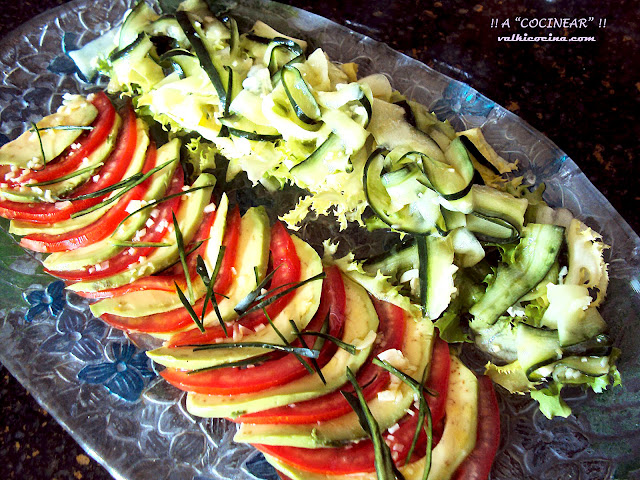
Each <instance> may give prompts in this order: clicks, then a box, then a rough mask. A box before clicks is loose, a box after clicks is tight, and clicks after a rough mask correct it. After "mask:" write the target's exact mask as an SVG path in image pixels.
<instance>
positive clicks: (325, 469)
mask: <svg viewBox="0 0 640 480" xmlns="http://www.w3.org/2000/svg"><path fill="white" fill-rule="evenodd" d="M450 362H451V359H450V357H449V346H448V345H447V343H446V342H444V341H442V340H440V339H438V340H437V341H436V344H435V345H434V350H433V356H432V361H431V372H430V375H429V379H428V381H427V385H426V386H427V388H428V389H429V390H431V391H434V392H437V394H438V395H437V396H435V397H434V396H431V395H427V402H428V403H429V407H430V409H431V412H432V419H433V422H434V425H437V424H439V423H440V420H441V419H442V418H443V417H444V402H445V401H446V397H447V389H448V387H449V368H450ZM440 404H442V407H440V406H439V405H440ZM438 409H441V411H439V410H438ZM411 412H412V414H409V415H406V416H405V417H404V418H403V419H402V420H401V421H400V422H398V426H397V427H396V428H394V429H393V433H390V432H389V431H387V432H385V433H384V434H383V437H384V438H385V442H386V443H387V444H388V445H390V448H391V454H392V457H393V459H394V461H395V463H396V465H398V466H401V465H403V464H404V462H405V460H406V458H407V455H408V453H409V449H410V447H411V443H412V442H413V436H414V434H415V431H416V427H417V425H418V414H417V409H416V408H412V410H411ZM434 430H435V427H434ZM439 437H440V435H439V434H438V432H435V431H434V434H433V439H434V442H433V444H434V445H435V444H436V443H437V440H439ZM254 446H255V447H256V448H257V449H258V450H260V451H262V452H264V453H267V454H269V455H271V456H274V457H276V458H278V459H280V460H282V461H283V462H286V463H287V464H289V465H292V466H294V467H295V468H298V469H300V470H304V471H307V472H316V473H324V474H331V475H348V474H351V473H363V472H373V471H375V451H374V448H373V442H372V441H371V440H362V441H360V442H358V443H356V444H352V445H349V446H345V447H338V448H313V449H309V448H300V447H283V446H272V445H254ZM426 447H427V435H426V433H425V432H424V429H423V430H422V431H421V433H420V436H419V438H418V441H417V443H416V447H415V450H414V455H413V456H412V461H413V460H417V459H419V458H421V457H422V456H424V454H425V449H426ZM465 478H466V477H465Z"/></svg>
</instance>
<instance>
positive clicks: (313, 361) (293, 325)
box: [289, 320, 327, 385]
mask: <svg viewBox="0 0 640 480" xmlns="http://www.w3.org/2000/svg"><path fill="white" fill-rule="evenodd" d="M289 323H290V324H291V328H293V331H294V332H295V334H296V336H297V337H298V340H300V343H301V344H302V346H303V347H304V348H309V345H307V342H306V341H305V340H304V336H303V335H302V333H300V329H299V328H298V325H296V322H294V321H293V320H289ZM314 346H315V345H314ZM311 365H313V369H314V370H315V371H316V373H317V374H318V377H320V380H321V381H322V383H323V384H324V385H326V384H327V379H326V378H324V375H323V373H322V369H321V368H320V365H319V364H318V361H317V360H316V359H315V358H311Z"/></svg>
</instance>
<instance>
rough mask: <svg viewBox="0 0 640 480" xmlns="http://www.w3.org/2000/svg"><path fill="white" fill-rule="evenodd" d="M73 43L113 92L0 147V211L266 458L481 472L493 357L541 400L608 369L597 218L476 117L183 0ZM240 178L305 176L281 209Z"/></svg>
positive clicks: (592, 382) (295, 470)
mask: <svg viewBox="0 0 640 480" xmlns="http://www.w3.org/2000/svg"><path fill="white" fill-rule="evenodd" d="M71 56H72V58H73V59H74V60H75V62H76V64H77V66H78V68H79V71H80V72H81V73H82V74H83V75H84V77H85V78H87V79H91V78H93V77H95V75H96V74H98V73H100V74H103V75H107V76H108V77H109V80H110V81H109V86H108V92H107V93H108V94H110V95H111V96H110V97H109V96H108V95H107V93H105V92H96V93H93V94H91V95H89V96H88V97H86V98H84V97H81V96H76V95H66V96H65V97H64V101H63V105H62V106H61V107H60V108H59V109H58V111H57V112H55V113H54V114H52V115H50V116H48V117H45V118H44V119H42V120H41V121H40V122H39V123H37V124H32V125H30V126H29V127H28V129H27V131H25V133H24V134H23V135H21V136H20V137H19V138H17V139H15V140H14V141H12V142H10V143H8V144H6V145H4V146H2V147H1V148H0V175H2V179H3V180H2V183H0V215H2V216H4V217H6V218H8V219H10V220H11V223H10V232H11V233H13V234H15V235H19V236H21V237H22V238H21V240H20V243H21V245H22V246H24V247H25V248H28V249H31V250H34V251H36V252H42V253H45V254H47V256H46V258H45V259H44V261H43V265H44V268H45V271H46V272H48V273H50V274H51V275H53V276H56V277H58V278H61V279H63V280H65V281H66V283H67V288H68V289H69V290H70V291H73V292H75V293H77V294H78V295H81V296H83V297H86V298H88V299H91V302H92V303H91V310H92V312H93V313H94V315H96V316H98V317H100V318H101V319H102V320H103V321H105V322H106V323H108V324H109V325H111V326H113V327H116V328H119V329H122V330H124V331H127V332H131V333H135V334H138V335H142V334H146V335H149V336H152V337H156V338H157V342H158V345H159V346H158V348H155V349H153V350H151V351H149V352H148V356H149V357H150V358H151V359H152V360H153V361H154V362H156V363H157V364H159V365H162V366H164V370H162V372H161V375H162V376H163V377H164V379H165V380H166V381H167V382H169V383H170V384H172V385H174V386H175V387H177V388H178V389H181V390H184V391H186V392H188V393H187V401H186V405H187V409H188V410H189V412H191V413H192V414H194V415H198V416H202V417H215V418H228V419H230V420H231V421H232V422H236V423H237V424H238V425H239V427H238V430H237V433H236V436H235V440H236V441H238V442H245V443H251V444H253V445H255V446H256V448H258V449H259V450H260V451H262V452H263V453H264V455H265V457H266V458H267V460H268V461H269V462H271V463H272V464H273V465H274V466H275V467H276V468H277V469H278V470H279V471H280V472H281V473H282V475H283V478H291V479H305V480H308V479H327V480H329V479H335V480H338V479H347V478H349V479H373V478H378V479H391V478H398V479H400V478H406V479H422V478H424V479H426V478H429V479H432V480H434V479H451V478H452V479H459V480H462V479H483V478H487V477H488V475H489V472H490V470H491V464H492V461H493V458H494V456H495V454H496V451H497V449H498V445H499V436H500V426H499V413H498V407H497V402H496V396H495V392H494V387H493V383H492V381H493V382H496V383H498V384H499V385H501V386H502V387H504V388H506V389H507V390H509V391H510V392H514V393H516V392H517V393H526V392H529V393H530V394H531V396H532V397H533V398H535V399H536V400H538V402H539V403H540V408H541V410H542V412H543V413H544V414H545V415H547V416H549V417H552V416H555V415H561V416H567V415H569V414H570V410H569V408H568V407H567V405H566V404H565V403H564V402H563V401H562V399H561V397H560V390H561V389H562V388H563V387H565V386H567V385H579V386H582V387H583V388H591V389H593V390H594V391H595V392H600V391H602V390H603V389H605V388H607V387H608V386H610V385H615V384H617V383H618V382H619V381H620V379H619V373H618V371H617V369H616V366H615V361H616V358H617V356H618V354H619V352H618V351H617V350H616V349H615V348H613V347H612V341H611V339H610V337H609V336H608V335H607V325H606V323H605V321H604V320H603V319H602V317H601V316H600V314H599V313H598V307H599V306H600V305H601V303H602V302H603V300H604V297H605V295H606V289H607V284H608V276H607V268H606V264H605V263H604V260H603V256H602V253H603V250H604V249H605V248H606V246H605V245H604V244H603V243H602V240H601V237H600V235H599V234H598V233H596V232H594V231H592V230H591V229H590V228H588V227H587V226H586V225H584V224H583V223H582V222H581V221H579V220H578V219H575V218H573V216H572V215H571V213H570V212H568V211H566V210H563V209H553V208H551V207H550V206H548V205H547V204H546V203H545V202H544V201H543V199H542V193H543V190H544V189H543V187H538V188H536V189H533V187H531V186H526V185H524V184H523V183H522V177H521V176H519V175H518V171H517V166H516V165H514V164H510V163H508V162H506V161H505V160H504V159H502V158H501V157H500V156H499V155H498V154H497V153H496V152H495V151H494V149H493V148H492V147H491V146H490V145H489V144H488V143H487V142H486V140H485V139H484V137H483V135H482V132H481V130H480V129H471V130H467V131H464V132H456V131H455V130H454V129H453V127H452V126H451V125H450V124H449V123H448V122H446V121H441V120H439V119H438V118H436V116H435V115H434V114H432V113H430V112H429V110H428V109H427V108H426V107H424V106H422V105H420V104H418V103H416V102H413V101H411V100H409V99H407V98H406V97H404V96H403V95H402V94H401V93H400V92H397V91H395V90H394V89H393V88H392V86H391V83H390V82H389V80H388V79H387V77H385V76H383V75H369V76H366V77H362V78H360V77H358V75H357V71H358V66H357V65H355V64H337V63H333V62H332V61H331V60H330V59H329V58H328V57H327V55H326V54H325V53H324V52H323V51H322V50H321V49H316V50H315V51H309V50H308V45H307V42H305V41H303V40H299V39H296V38H293V37H290V36H287V35H284V34H282V33H280V32H277V31H276V30H274V29H272V28H271V27H269V26H268V25H266V24H265V23H262V22H257V23H256V24H255V25H254V26H253V28H252V29H251V30H250V31H248V32H245V33H241V32H240V31H239V29H238V24H237V22H236V20H235V19H233V18H231V17H229V16H227V15H224V14H221V13H219V15H218V16H216V15H214V14H213V13H212V12H210V11H209V9H208V7H207V5H206V4H205V3H204V2H201V1H199V0H188V1H186V2H184V3H182V4H181V5H180V6H179V7H178V8H177V9H174V10H168V11H164V12H162V14H159V13H157V12H156V11H155V10H154V9H153V8H152V7H151V6H150V5H148V4H147V3H145V2H140V3H138V4H137V5H136V6H135V7H134V8H133V9H132V10H131V11H130V12H129V13H128V15H127V16H126V18H125V19H124V21H123V24H122V25H121V26H120V27H117V28H114V29H113V30H111V31H109V32H108V33H107V34H105V35H104V36H103V37H100V38H98V39H97V40H95V41H94V42H91V43H89V44H88V45H86V46H85V47H84V48H82V49H81V50H78V51H75V52H73V53H72V54H71ZM118 97H119V98H118ZM114 105H118V106H119V107H117V108H116V106H114ZM158 125H159V126H161V127H162V128H161V129H158ZM159 130H162V133H160V134H159V133H158V131H159ZM239 181H244V184H245V185H247V184H251V185H254V186H255V188H256V189H258V188H259V189H261V190H260V191H261V192H263V193H262V194H263V195H267V196H269V197H270V198H272V199H275V200H276V202H277V201H278V199H281V198H282V196H281V192H282V191H283V190H291V189H292V188H296V189H298V191H301V192H303V193H302V194H301V195H300V196H299V197H298V199H297V203H295V204H292V205H290V207H291V208H289V209H288V210H287V211H285V212H284V213H282V212H281V213H282V214H281V215H280V218H279V219H276V218H274V217H276V214H275V213H274V211H272V209H270V208H265V207H264V206H261V205H258V204H254V205H247V204H246V201H244V202H243V201H239V199H238V196H237V195H236V187H235V185H237V184H238V182H239ZM257 203H264V202H257ZM313 215H316V216H319V215H326V216H329V215H333V216H334V217H335V221H336V222H338V225H339V227H340V229H345V228H346V227H347V225H348V224H350V223H351V224H355V225H359V228H361V229H362V230H363V231H364V230H365V229H366V230H368V231H370V232H371V233H370V234H363V238H366V239H368V240H369V241H371V242H377V241H379V240H378V239H379V238H380V237H379V236H375V235H379V234H378V233H376V232H378V231H384V232H387V233H386V235H387V237H386V238H387V240H388V239H389V238H393V243H394V245H393V247H392V248H385V249H384V251H382V250H383V248H377V249H376V248H375V247H374V248H373V249H372V250H374V251H375V250H378V251H379V252H380V254H379V255H375V256H371V257H369V258H355V256H354V254H353V253H348V254H347V255H344V256H342V257H340V258H338V256H337V253H336V252H337V248H338V245H337V242H336V240H339V239H336V238H328V239H318V238H311V239H309V238H306V239H305V238H304V235H301V236H297V235H296V234H295V232H296V231H298V230H299V229H300V227H301V225H303V224H309V223H310V222H313V221H314V220H313V218H312V217H313ZM327 221H328V220H327ZM352 228H358V227H352ZM318 240H326V241H325V242H324V252H320V251H319V250H320V243H318ZM307 241H314V242H316V243H315V244H314V245H313V246H312V245H310V244H309V243H307ZM314 247H315V248H314ZM321 253H322V257H321ZM447 342H448V343H447ZM463 342H474V343H475V344H476V346H477V347H478V348H480V349H481V350H483V351H484V352H485V353H486V354H487V355H488V356H490V362H489V363H488V364H487V367H486V372H485V373H486V376H481V377H479V378H478V377H476V375H475V374H474V373H472V372H471V371H470V370H469V369H468V368H467V367H465V366H464V365H463V364H462V363H461V361H460V360H459V359H458V357H457V354H456V353H457V352H458V351H459V348H457V347H451V348H450V346H449V344H457V343H463ZM285 476H286V477H285Z"/></svg>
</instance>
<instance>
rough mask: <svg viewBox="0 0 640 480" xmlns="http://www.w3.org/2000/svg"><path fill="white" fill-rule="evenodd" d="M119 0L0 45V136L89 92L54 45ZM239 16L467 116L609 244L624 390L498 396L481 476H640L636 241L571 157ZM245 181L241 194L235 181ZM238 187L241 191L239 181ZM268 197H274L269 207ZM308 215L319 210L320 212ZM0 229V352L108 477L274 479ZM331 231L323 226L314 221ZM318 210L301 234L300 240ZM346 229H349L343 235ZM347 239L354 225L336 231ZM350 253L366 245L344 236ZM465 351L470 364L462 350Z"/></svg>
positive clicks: (254, 9)
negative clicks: (497, 431) (563, 408)
mask: <svg viewBox="0 0 640 480" xmlns="http://www.w3.org/2000/svg"><path fill="white" fill-rule="evenodd" d="M130 3H131V2H129V1H128V0H120V1H117V2H107V1H98V2H87V1H76V2H72V3H69V4H67V5H65V6H63V7H59V8H58V9H55V10H52V11H51V12H48V13H46V14H44V15H42V16H40V17H38V18H36V19H34V20H33V21H31V22H30V23H28V24H26V25H24V26H23V27H21V28H20V29H18V30H17V31H16V32H15V34H13V35H10V36H8V37H6V39H5V40H4V41H3V42H2V43H0V63H1V64H2V69H3V72H4V78H3V80H2V83H1V84H0V108H1V111H0V123H1V127H0V138H1V139H2V140H7V139H9V138H15V136H17V135H18V133H20V132H21V130H22V129H23V125H24V123H25V122H29V121H34V120H37V119H38V118H40V117H41V116H42V115H45V114H47V113H50V112H51V111H53V110H55V108H56V107H57V106H58V105H59V104H60V103H61V99H62V94H63V93H65V92H81V93H86V92H88V91H90V90H92V89H95V88H96V87H95V85H89V84H86V83H83V82H82V81H80V80H79V78H78V77H77V75H75V74H73V73H72V70H73V65H72V64H71V63H70V62H69V59H68V57H66V56H65V55H64V54H63V53H62V52H63V51H65V49H72V48H74V46H76V45H83V44H85V43H86V42H88V41H89V40H91V39H93V38H95V37H96V36H97V35H98V34H100V33H102V32H104V31H106V30H108V29H109V28H111V27H112V26H113V25H114V24H116V23H117V22H118V21H119V20H120V19H121V18H122V15H123V13H124V11H125V10H126V8H127V7H128V6H129V4H130ZM232 7H233V10H232V13H233V14H234V15H235V16H236V17H237V18H238V19H239V20H240V22H241V25H244V26H247V25H250V24H251V23H252V21H253V20H254V19H256V18H258V17H259V18H262V19H264V18H267V19H269V23H270V24H272V25H273V26H274V27H275V28H276V29H280V30H282V31H286V32H288V33H289V32H292V33H293V34H297V35H300V36H302V37H305V38H307V39H311V40H312V43H313V45H315V46H322V47H323V49H324V50H325V51H326V52H327V53H328V54H329V56H330V57H331V58H333V59H336V60H338V61H355V62H357V63H358V64H359V65H360V73H361V74H363V75H366V74H367V73H372V72H383V73H385V74H387V75H388V76H389V78H391V79H393V85H394V87H395V88H397V89H398V90H400V91H401V92H404V93H406V94H407V95H408V96H409V97H411V98H413V99H415V100H418V101H420V102H422V103H424V104H426V105H428V106H429V107H430V108H431V109H432V110H433V111H435V112H436V113H437V114H438V116H439V117H441V118H447V119H449V120H450V121H451V122H452V123H453V125H454V126H455V127H457V128H469V127H475V126H481V127H482V128H483V130H484V132H485V136H486V137H487V139H488V140H489V142H490V143H491V144H492V145H493V146H494V147H495V148H496V150H497V151H498V152H499V153H500V154H501V155H503V156H504V157H505V158H507V159H509V160H511V161H516V160H517V161H519V162H520V164H521V165H523V169H524V170H525V171H526V177H525V178H526V179H527V181H529V182H532V183H533V182H536V183H539V182H545V183H546V185H547V191H546V194H545V198H546V200H547V201H548V202H549V203H551V204H553V205H555V206H565V207H567V208H569V209H570V210H571V211H572V212H573V213H574V214H575V215H576V216H578V217H579V218H581V219H582V220H583V221H585V222H586V223H588V224H589V225H590V226H592V227H593V228H595V229H596V230H598V231H600V232H602V233H603V235H604V239H605V241H606V242H607V243H608V244H609V245H611V249H610V250H609V251H608V252H609V258H608V261H609V262H610V274H611V284H610V292H611V293H610V297H609V299H608V301H607V302H606V304H605V306H604V308H603V310H602V313H603V316H604V317H605V319H607V321H608V322H609V324H610V326H611V330H612V334H613V336H614V338H616V339H617V346H619V347H620V348H621V349H622V352H623V356H622V358H621V360H620V369H621V372H622V375H623V387H619V388H617V389H615V391H614V392H607V393H605V394H603V395H598V396H594V395H586V394H584V393H583V392H582V391H579V390H576V391H572V392H569V395H568V402H569V404H570V405H571V406H572V407H573V409H574V413H575V415H574V416H572V417H570V418H569V419H556V420H553V421H550V420H547V419H546V418H544V417H543V416H542V415H541V414H540V413H539V412H538V411H537V409H536V407H535V405H534V404H533V403H532V402H531V401H530V400H528V399H527V398H525V397H518V396H508V395H504V394H502V393H501V395H500V406H501V419H502V443H501V448H500V451H499V453H498V456H497V459H496V463H495V465H494V469H493V472H492V478H494V479H500V480H502V479H504V480H506V479H514V478H518V479H520V478H523V479H524V478H527V479H528V478H531V479H534V478H535V479H543V480H553V479H569V478H571V479H582V480H600V479H609V478H636V479H637V478H640V436H639V435H638V434H637V425H638V421H639V419H640V393H639V391H640V364H639V361H638V358H637V354H638V352H640V336H639V335H637V334H634V329H637V328H638V327H639V326H640V319H639V318H638V313H637V312H638V311H640V275H639V273H640V268H639V263H640V261H639V260H638V259H639V255H638V254H639V253H640V240H639V239H638V236H637V235H636V234H635V233H634V232H633V231H632V230H631V229H630V228H629V226H628V225H627V224H626V223H625V222H624V220H623V219H622V218H621V217H620V215H619V214H618V213H617V212H616V211H615V210H614V209H613V208H612V207H611V205H610V204H609V203H608V202H607V200H606V199H605V198H604V197H603V196H602V195H601V194H600V193H599V192H598V191H597V190H596V189H595V188H594V187H593V185H591V183H590V182H589V181H588V180H587V178H586V177H585V176H584V175H583V174H582V173H581V172H580V170H579V169H578V167H577V166H576V164H575V163H574V162H573V161H572V160H571V159H570V158H568V157H567V156H566V155H565V154H564V153H563V152H562V151H560V150H559V149H558V148H557V147H556V146H555V145H554V144H553V143H552V142H551V141H549V140H548V139H547V138H545V137H544V136H542V135H541V134H540V133H539V132H537V131H535V130H534V129H532V128H531V127H530V126H528V125H527V124H525V123H524V122H522V121H521V120H520V119H519V118H517V117H516V116H514V115H513V114H511V113H510V112H508V111H507V110H505V109H503V108H502V107H500V106H498V105H496V104H494V103H493V102H492V101H490V100H489V99H487V98H486V97H484V96H482V95H481V94H479V93H478V92H476V91H474V90H473V89H472V88H470V87H469V86H468V85H465V84H463V83H460V82H457V81H453V80H451V79H449V78H448V77H446V76H444V75H442V74H440V73H437V72H435V71H433V70H431V69H429V68H428V67H426V66H424V65H422V64H420V63H419V62H416V61H415V60H413V59H410V58H408V57H406V56H404V55H401V54H399V53H397V52H395V51H393V50H391V49H389V48H388V47H387V46H385V45H383V44H380V43H377V42H374V41H372V40H370V39H368V38H366V37H363V36H362V35H360V34H357V33H354V32H351V31H349V30H348V29H346V28H344V27H340V26H337V25H336V24H334V23H332V22H330V21H328V20H325V19H322V18H321V17H318V16H316V15H313V14H310V13H307V12H302V11H300V10H297V9H295V8H292V7H286V6H283V5H279V4H275V3H267V2H264V1H260V0H241V1H240V2H234V3H233V5H232ZM245 193H247V192H245ZM248 195H249V196H251V193H250V192H249V193H248ZM281 203H282V200H280V199H279V200H278V203H277V204H276V207H277V206H278V205H279V204H280V206H281V207H282V205H281ZM320 222H323V219H320ZM2 225H3V227H4V230H0V237H1V238H0V269H1V272H2V274H1V275H0V282H1V284H2V285H1V288H2V292H3V295H2V297H1V298H0V360H1V361H2V363H3V364H4V365H5V366H6V367H7V368H8V369H9V370H10V371H11V372H12V373H13V374H14V375H15V376H16V377H17V378H18V379H19V380H20V381H21V382H22V383H23V384H24V385H25V386H26V387H27V388H28V389H29V390H30V391H31V392H33V394H34V396H35V397H36V398H37V399H38V401H39V402H40V403H42V404H43V406H44V407H45V408H47V409H48V410H49V411H50V412H51V413H52V414H53V415H54V416H55V417H56V419H57V420H58V421H59V422H60V423H62V424H63V425H64V426H65V427H66V428H67V429H68V430H69V431H70V432H71V433H72V435H73V436H74V437H75V438H76V440H77V441H78V442H79V443H80V444H81V445H82V446H83V447H84V448H85V449H86V450H87V451H88V452H89V453H90V454H91V455H93V456H94V457H95V458H96V459H98V460H99V461H100V462H102V463H103V464H104V465H105V466H106V467H107V469H108V470H109V471H110V472H111V473H112V474H113V475H114V476H115V477H117V478H127V479H132V480H134V479H136V480H143V479H159V478H162V479H176V480H177V479H189V480H191V479H193V480H212V479H232V478H233V479H256V478H260V479H272V478H273V479H275V478H276V477H275V476H274V475H275V474H274V472H273V470H272V469H270V467H268V466H267V465H265V463H264V461H263V460H262V458H261V456H260V455H258V454H256V453H255V452H254V451H253V450H252V449H251V447H248V446H243V445H236V444H234V443H233V442H232V437H233V433H234V431H235V427H234V426H233V425H231V424H229V423H227V422H224V421H218V420H206V419H197V418H194V417H192V416H191V415H189V413H188V412H187V411H186V409H185V406H184V396H183V394H182V393H181V392H178V391H177V390H176V389H174V388H173V387H171V386H169V385H168V384H166V383H165V382H163V381H162V380H161V379H160V378H159V377H158V376H157V372H156V371H155V370H154V367H153V365H151V364H150V363H149V362H148V361H147V360H146V357H145V356H144V354H143V353H142V350H141V349H140V348H139V347H138V346H136V344H137V345H140V346H142V347H144V341H141V339H135V342H136V344H134V342H133V341H132V340H131V339H128V338H127V337H126V336H125V335H124V334H123V333H122V332H119V331H117V330H114V329H111V328H109V327H107V326H105V325H104V324H102V323H101V322H100V321H99V320H97V319H95V318H93V317H92V316H91V314H90V312H89V311H88V309H87V304H86V302H85V301H84V300H82V299H79V298H78V297H76V296H73V295H71V294H67V293H65V292H64V291H63V290H62V288H61V285H60V282H54V281H52V279H51V278H50V277H48V276H46V275H44V274H43V273H42V270H41V268H40V259H41V258H40V256H39V255H36V254H30V253H26V252H24V251H23V250H22V249H21V248H20V247H18V246H17V244H16V242H15V239H14V238H13V237H11V236H10V235H9V234H7V233H6V225H7V223H6V222H4V223H3V224H2ZM323 228H329V229H331V231H332V232H335V233H336V235H339V234H338V232H337V229H335V226H334V225H331V224H329V225H327V223H326V222H324V223H323ZM316 231H318V230H317V223H313V222H309V223H307V225H305V228H303V229H302V234H303V236H305V238H306V239H308V240H310V241H311V242H312V243H313V241H314V240H318V238H317V235H315V234H314V232H316ZM350 233H352V232H350ZM343 237H344V240H345V242H344V243H345V244H346V245H347V248H354V247H356V245H357V244H358V243H359V242H361V240H362V236H361V235H356V236H355V237H354V236H350V237H347V236H346V235H344V236H343ZM357 248H358V253H359V254H360V255H366V254H368V253H369V252H368V250H369V247H368V246H367V245H366V244H365V245H358V247H357ZM464 359H465V361H466V362H467V363H468V364H469V365H471V366H474V367H476V368H478V369H481V367H482V365H483V363H484V361H485V359H483V358H479V357H478V356H477V354H474V352H473V351H472V350H471V349H467V350H466V351H465V352H464Z"/></svg>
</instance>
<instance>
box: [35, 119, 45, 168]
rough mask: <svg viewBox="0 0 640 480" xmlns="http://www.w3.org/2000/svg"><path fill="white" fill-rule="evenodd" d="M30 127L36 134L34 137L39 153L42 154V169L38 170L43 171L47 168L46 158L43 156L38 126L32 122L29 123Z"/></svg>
mask: <svg viewBox="0 0 640 480" xmlns="http://www.w3.org/2000/svg"><path fill="white" fill-rule="evenodd" d="M31 125H32V126H33V128H34V131H35V132H36V135H37V136H38V143H39V144H40V153H41V154H42V168H40V169H39V170H43V169H44V168H45V167H46V166H47V159H46V156H45V154H44V145H43V144H42V137H41V136H40V129H39V128H38V125H36V124H35V123H33V122H31Z"/></svg>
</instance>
